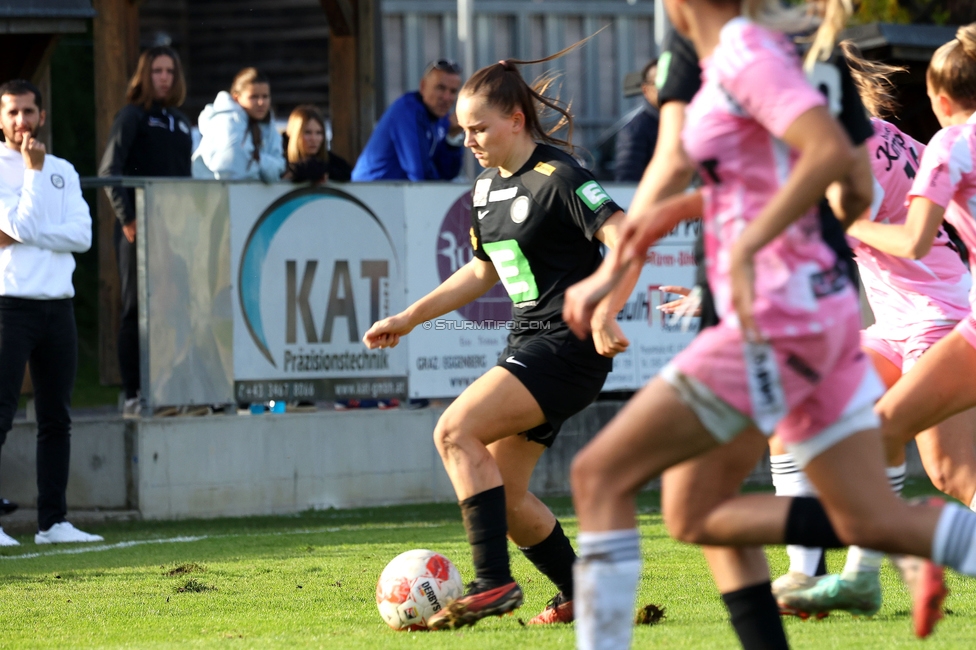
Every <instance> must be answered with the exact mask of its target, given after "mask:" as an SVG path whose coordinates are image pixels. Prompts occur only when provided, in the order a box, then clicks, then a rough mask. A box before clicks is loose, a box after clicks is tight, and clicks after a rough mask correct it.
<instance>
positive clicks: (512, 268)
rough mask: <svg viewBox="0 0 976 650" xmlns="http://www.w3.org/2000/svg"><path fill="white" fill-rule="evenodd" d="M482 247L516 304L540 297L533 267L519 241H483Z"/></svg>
mask: <svg viewBox="0 0 976 650" xmlns="http://www.w3.org/2000/svg"><path fill="white" fill-rule="evenodd" d="M481 247H482V248H483V249H484V251H485V252H486V253H488V257H490V258H491V263H492V264H494V265H495V271H496V272H497V273H498V277H499V278H501V281H502V284H503V285H505V290H506V291H508V296H509V297H510V298H511V299H512V302H514V303H515V304H516V305H517V304H519V303H522V302H528V301H530V300H536V299H538V297H539V287H538V286H537V285H536V282H535V276H534V275H532V267H530V266H529V260H528V259H526V257H525V255H524V254H523V253H522V249H521V248H519V245H518V242H517V241H515V240H514V239H506V240H505V241H496V242H490V243H489V242H482V244H481Z"/></svg>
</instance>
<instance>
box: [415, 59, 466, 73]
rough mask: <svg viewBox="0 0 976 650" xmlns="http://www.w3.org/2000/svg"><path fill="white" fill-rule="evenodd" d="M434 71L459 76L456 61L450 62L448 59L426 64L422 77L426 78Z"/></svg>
mask: <svg viewBox="0 0 976 650" xmlns="http://www.w3.org/2000/svg"><path fill="white" fill-rule="evenodd" d="M434 70H440V71H441V72H450V73H451V74H461V66H460V65H459V64H458V62H457V61H451V60H450V59H437V60H436V61H431V62H430V63H428V64H427V69H426V70H424V76H425V77H426V76H427V75H429V74H430V73H431V72H433V71H434Z"/></svg>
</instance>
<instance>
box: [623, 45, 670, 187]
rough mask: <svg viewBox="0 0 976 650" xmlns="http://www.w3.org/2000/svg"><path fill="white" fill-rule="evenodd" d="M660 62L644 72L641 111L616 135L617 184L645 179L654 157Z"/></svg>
mask: <svg viewBox="0 0 976 650" xmlns="http://www.w3.org/2000/svg"><path fill="white" fill-rule="evenodd" d="M655 77H657V59H654V60H653V61H651V62H650V63H648V64H647V65H645V66H644V69H643V70H642V71H641V92H642V93H643V94H644V99H645V100H647V101H646V102H645V103H644V105H643V106H642V107H641V111H640V112H639V113H637V115H635V116H634V119H632V120H631V121H630V122H628V123H627V125H626V126H624V128H623V129H621V130H620V133H618V134H617V154H616V156H615V159H616V167H615V168H614V173H613V179H614V180H615V181H618V182H637V181H639V180H640V179H641V177H642V176H643V175H644V170H645V169H647V165H648V163H650V162H651V154H653V153H654V147H656V146H657V130H658V123H659V122H660V121H661V113H660V112H659V111H658V105H657V85H656V84H655Z"/></svg>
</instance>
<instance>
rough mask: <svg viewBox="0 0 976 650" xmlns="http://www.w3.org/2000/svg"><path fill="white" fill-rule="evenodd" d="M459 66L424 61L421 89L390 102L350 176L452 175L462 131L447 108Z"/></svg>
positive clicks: (365, 178)
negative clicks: (426, 64) (424, 67)
mask: <svg viewBox="0 0 976 650" xmlns="http://www.w3.org/2000/svg"><path fill="white" fill-rule="evenodd" d="M460 89H461V67H460V66H459V65H458V64H457V63H455V62H453V61H448V60H446V59H440V60H438V61H434V62H432V63H430V64H429V65H428V66H427V69H426V70H425V71H424V76H423V77H422V78H421V80H420V89H419V90H418V91H417V92H411V93H407V94H405V95H403V96H402V97H400V99H398V100H396V101H395V102H393V104H391V105H390V107H389V108H388V109H387V110H386V113H384V114H383V117H381V118H380V121H379V123H378V124H377V125H376V128H375V129H374V130H373V135H371V136H370V138H369V142H367V143H366V148H365V149H363V152H362V153H361V154H360V155H359V160H357V161H356V167H355V168H354V169H353V170H352V180H353V181H381V180H411V181H442V180H451V179H452V178H454V177H455V176H457V175H458V172H460V171H461V161H462V154H463V151H464V147H463V145H464V131H463V130H462V129H461V127H459V126H458V124H457V119H456V118H455V117H454V115H453V113H451V109H452V108H453V107H454V102H455V100H457V95H458V91H459V90H460Z"/></svg>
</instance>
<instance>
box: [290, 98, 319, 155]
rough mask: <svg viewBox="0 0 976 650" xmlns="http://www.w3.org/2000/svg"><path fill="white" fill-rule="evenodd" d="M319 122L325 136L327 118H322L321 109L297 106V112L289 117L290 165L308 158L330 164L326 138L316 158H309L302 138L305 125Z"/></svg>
mask: <svg viewBox="0 0 976 650" xmlns="http://www.w3.org/2000/svg"><path fill="white" fill-rule="evenodd" d="M310 120H311V121H314V122H318V123H319V126H321V127H322V133H323V136H324V134H325V118H323V117H322V113H320V112H319V109H317V108H315V107H314V106H312V105H311V104H302V105H300V106H296V107H295V110H293V111H292V112H291V115H289V116H288V126H287V127H285V133H287V134H288V151H287V158H288V162H290V163H298V162H301V161H303V160H306V159H307V158H318V159H319V160H321V161H323V162H328V160H329V148H328V146H327V145H328V143H327V142H326V141H325V138H324V137H323V139H322V146H321V147H319V150H318V153H316V154H315V155H314V156H309V154H308V152H307V151H305V140H304V139H303V138H302V131H304V130H305V125H306V124H308V122H309V121H310Z"/></svg>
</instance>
